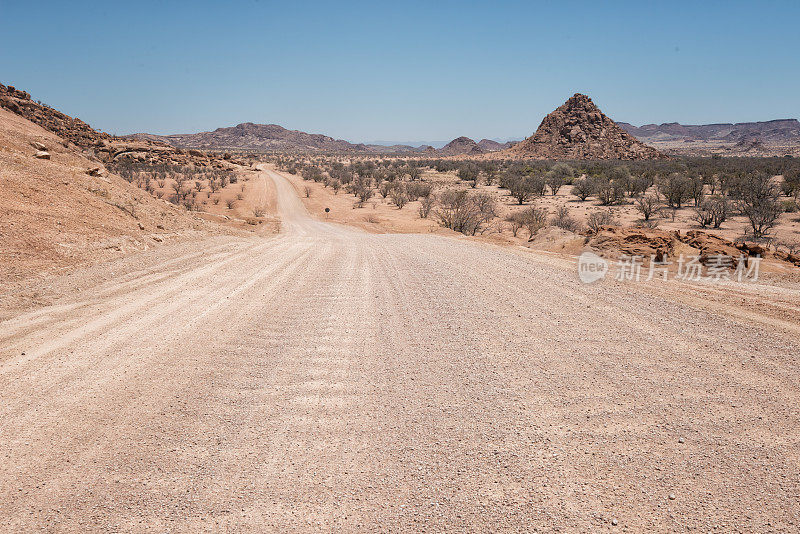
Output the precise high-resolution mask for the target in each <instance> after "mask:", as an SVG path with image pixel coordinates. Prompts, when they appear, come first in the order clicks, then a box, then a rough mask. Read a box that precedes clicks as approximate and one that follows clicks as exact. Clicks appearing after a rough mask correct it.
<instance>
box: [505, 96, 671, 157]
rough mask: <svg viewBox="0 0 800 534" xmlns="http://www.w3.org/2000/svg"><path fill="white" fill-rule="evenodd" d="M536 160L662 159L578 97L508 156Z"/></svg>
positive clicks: (511, 150) (589, 103)
mask: <svg viewBox="0 0 800 534" xmlns="http://www.w3.org/2000/svg"><path fill="white" fill-rule="evenodd" d="M504 154H505V155H509V156H512V157H521V158H534V159H553V160H563V159H576V160H578V159H585V160H593V159H618V160H636V159H658V158H662V157H664V156H663V155H662V154H661V153H660V152H659V151H658V150H656V149H655V148H652V147H649V146H647V145H645V144H643V143H642V142H640V141H638V140H636V139H635V138H634V137H633V136H632V135H630V134H629V133H627V132H626V131H625V130H623V129H622V128H620V127H619V126H618V125H617V124H616V123H615V122H614V121H613V120H611V119H610V118H609V117H607V116H606V115H605V114H603V112H602V111H600V109H599V108H598V107H597V106H596V105H595V104H594V102H592V100H591V99H590V98H589V97H588V96H586V95H582V94H579V93H576V94H575V95H574V96H572V97H571V98H570V99H569V100H567V101H566V102H565V103H564V104H563V105H562V106H561V107H559V108H558V109H556V110H555V111H553V112H552V113H550V114H549V115H547V116H546V117H545V118H544V120H542V123H541V124H540V125H539V128H538V129H537V130H536V133H535V134H534V135H532V136H531V137H528V138H527V139H525V140H524V141H521V142H520V143H518V144H516V145H514V146H513V147H512V148H510V149H508V150H507V151H505V152H504Z"/></svg>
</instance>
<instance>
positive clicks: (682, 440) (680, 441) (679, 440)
mask: <svg viewBox="0 0 800 534" xmlns="http://www.w3.org/2000/svg"><path fill="white" fill-rule="evenodd" d="M685 442H686V440H685V439H683V438H678V443H685Z"/></svg>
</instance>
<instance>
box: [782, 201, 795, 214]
mask: <svg viewBox="0 0 800 534" xmlns="http://www.w3.org/2000/svg"><path fill="white" fill-rule="evenodd" d="M797 209H798V208H797V201H795V200H794V199H789V200H784V201H782V202H781V211H782V212H784V213H795V212H796V211H797Z"/></svg>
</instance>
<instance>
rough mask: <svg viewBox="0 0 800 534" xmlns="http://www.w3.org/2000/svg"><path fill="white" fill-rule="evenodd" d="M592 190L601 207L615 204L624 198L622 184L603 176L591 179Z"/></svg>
mask: <svg viewBox="0 0 800 534" xmlns="http://www.w3.org/2000/svg"><path fill="white" fill-rule="evenodd" d="M592 189H593V190H594V193H595V194H596V195H597V199H598V200H599V201H600V204H602V205H603V206H611V205H612V204H617V203H619V202H621V201H622V199H624V198H625V185H624V183H623V182H620V181H616V180H611V179H609V178H608V177H607V176H604V175H599V176H594V177H592Z"/></svg>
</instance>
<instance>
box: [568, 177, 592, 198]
mask: <svg viewBox="0 0 800 534" xmlns="http://www.w3.org/2000/svg"><path fill="white" fill-rule="evenodd" d="M593 193H594V189H593V188H592V182H591V180H589V179H588V178H578V179H577V180H575V182H573V184H572V194H573V195H575V196H576V197H578V198H579V199H581V200H582V201H583V200H586V199H587V198H589V197H590V196H592V194H593Z"/></svg>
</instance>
